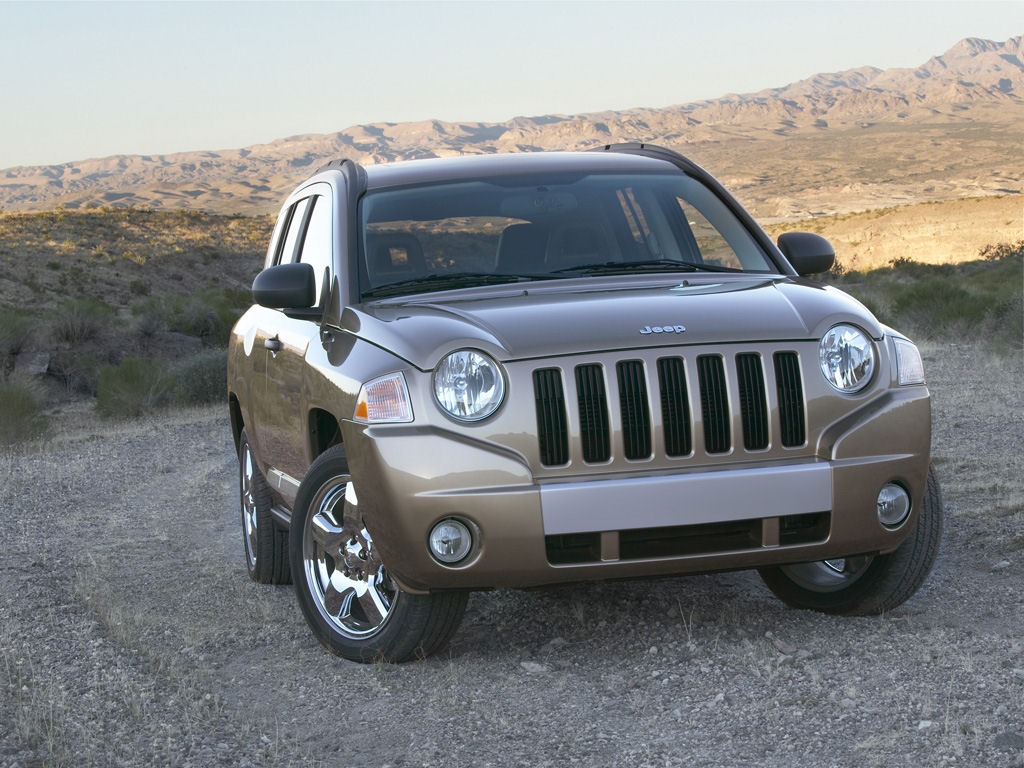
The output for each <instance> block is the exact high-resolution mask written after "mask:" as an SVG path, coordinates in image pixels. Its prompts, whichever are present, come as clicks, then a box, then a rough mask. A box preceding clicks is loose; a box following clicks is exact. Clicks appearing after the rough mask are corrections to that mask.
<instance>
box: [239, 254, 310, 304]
mask: <svg viewBox="0 0 1024 768" xmlns="http://www.w3.org/2000/svg"><path fill="white" fill-rule="evenodd" d="M252 300H253V301H255V302H256V303H257V304H259V305H260V306H263V307H270V308H271V309H308V308H309V307H312V306H313V305H314V304H316V277H315V276H314V274H313V267H312V266H310V265H309V264H277V265H276V266H273V267H267V268H266V269H264V270H263V271H262V272H260V273H259V274H258V275H256V279H255V280H254V281H253V283H252Z"/></svg>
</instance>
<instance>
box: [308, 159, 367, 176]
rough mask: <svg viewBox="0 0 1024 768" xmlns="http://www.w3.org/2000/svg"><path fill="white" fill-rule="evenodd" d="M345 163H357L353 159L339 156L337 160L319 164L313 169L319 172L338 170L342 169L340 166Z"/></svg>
mask: <svg viewBox="0 0 1024 768" xmlns="http://www.w3.org/2000/svg"><path fill="white" fill-rule="evenodd" d="M345 163H352V164H353V165H357V163H356V162H355V161H354V160H349V159H348V158H346V157H341V158H338V159H337V160H331V161H330V162H329V163H325V164H324V165H321V166H320V167H319V168H317V169H316V170H315V171H314V173H320V172H321V171H331V170H335V171H340V170H341V169H342V167H343V166H344V165H345Z"/></svg>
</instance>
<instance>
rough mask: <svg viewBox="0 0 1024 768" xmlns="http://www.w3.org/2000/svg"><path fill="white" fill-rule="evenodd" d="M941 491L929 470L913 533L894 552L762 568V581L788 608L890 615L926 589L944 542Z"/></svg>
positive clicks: (759, 571)
mask: <svg viewBox="0 0 1024 768" xmlns="http://www.w3.org/2000/svg"><path fill="white" fill-rule="evenodd" d="M942 515H943V511H942V492H941V490H940V489H939V480H938V478H937V477H936V475H935V467H934V466H929V467H928V482H927V485H926V486H925V494H924V503H923V504H922V506H921V513H920V514H919V515H918V516H917V521H916V522H915V524H914V530H913V531H912V532H911V533H910V535H909V536H908V537H907V538H906V540H904V542H903V544H901V545H900V547H899V548H898V549H896V550H895V551H894V552H890V553H889V554H887V555H874V556H871V555H862V556H859V557H846V558H836V559H834V560H822V561H819V562H816V563H801V564H798V565H783V566H777V567H771V568H760V569H758V573H760V575H761V578H762V579H763V580H764V583H765V584H766V585H767V586H768V589H770V590H771V591H772V592H774V593H775V595H776V596H777V597H778V598H779V599H780V600H782V601H783V602H784V603H786V604H787V605H790V606H792V607H794V608H804V609H809V610H814V611H821V612H822V613H832V614H839V615H843V616H871V615H875V614H879V613H885V612H886V611H891V610H892V609H893V608H895V607H896V606H898V605H901V604H902V603H903V602H905V601H906V600H908V599H909V598H910V596H911V595H913V594H914V593H915V592H917V590H918V589H919V588H920V587H921V585H922V584H924V581H925V579H926V578H928V574H929V573H931V570H932V566H934V565H935V558H936V556H937V555H938V553H939V543H940V541H941V540H942Z"/></svg>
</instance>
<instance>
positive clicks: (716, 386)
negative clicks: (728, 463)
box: [697, 355, 732, 453]
mask: <svg viewBox="0 0 1024 768" xmlns="http://www.w3.org/2000/svg"><path fill="white" fill-rule="evenodd" d="M697 376H698V378H699V384H700V410H701V416H702V417H703V419H704V448H705V450H707V452H708V453H727V452H728V451H729V449H730V448H731V447H732V435H731V432H730V429H729V393H728V391H727V390H726V384H725V365H724V364H723V363H722V358H721V357H719V356H718V355H700V356H699V357H698V358H697Z"/></svg>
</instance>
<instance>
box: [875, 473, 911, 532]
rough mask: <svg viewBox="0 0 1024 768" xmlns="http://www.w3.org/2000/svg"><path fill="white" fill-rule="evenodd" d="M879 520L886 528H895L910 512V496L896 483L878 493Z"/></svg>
mask: <svg viewBox="0 0 1024 768" xmlns="http://www.w3.org/2000/svg"><path fill="white" fill-rule="evenodd" d="M877 505H878V521H879V522H880V523H881V524H882V525H884V526H885V527H886V528H895V527H897V526H898V525H899V524H900V523H902V522H903V521H904V520H906V519H907V515H909V514H910V496H908V495H907V492H906V491H905V490H903V489H902V488H900V486H898V485H896V484H895V483H889V484H888V485H886V486H885V487H884V488H882V490H881V491H880V492H879V493H878V501H877Z"/></svg>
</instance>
